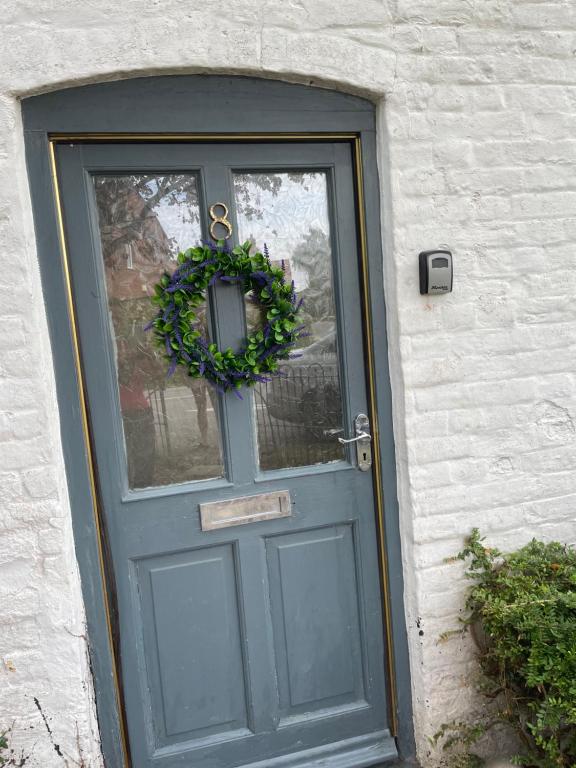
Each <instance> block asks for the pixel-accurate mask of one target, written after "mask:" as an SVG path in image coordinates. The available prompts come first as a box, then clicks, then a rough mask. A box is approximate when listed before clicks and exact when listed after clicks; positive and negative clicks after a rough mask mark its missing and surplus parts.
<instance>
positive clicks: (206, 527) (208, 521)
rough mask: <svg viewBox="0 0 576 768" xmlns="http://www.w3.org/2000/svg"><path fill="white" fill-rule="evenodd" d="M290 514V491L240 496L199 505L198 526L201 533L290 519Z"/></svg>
mask: <svg viewBox="0 0 576 768" xmlns="http://www.w3.org/2000/svg"><path fill="white" fill-rule="evenodd" d="M291 514H292V504H291V501H290V491H275V492H274V493H259V494H258V495H257V496H242V497H241V498H238V499H227V500H226V501H211V502H209V503H208V504H200V524H201V526H202V530H203V531H214V530H216V529H218V528H227V527H228V526H231V525H246V523H259V522H260V521H262V520H273V519H274V518H276V517H290V515H291Z"/></svg>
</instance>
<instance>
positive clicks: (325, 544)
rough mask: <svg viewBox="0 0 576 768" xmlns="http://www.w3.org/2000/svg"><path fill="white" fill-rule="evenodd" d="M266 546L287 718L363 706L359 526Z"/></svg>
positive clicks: (287, 537)
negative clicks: (356, 545) (355, 538)
mask: <svg viewBox="0 0 576 768" xmlns="http://www.w3.org/2000/svg"><path fill="white" fill-rule="evenodd" d="M266 544H267V550H268V573H269V579H270V602H271V607H272V622H273V626H274V638H275V642H274V646H275V651H276V659H277V664H278V672H279V680H278V686H279V694H280V711H281V714H282V718H284V717H286V716H290V715H292V716H293V715H301V716H305V717H310V716H312V715H313V714H314V713H316V712H318V711H319V710H323V714H324V715H325V714H326V712H325V710H326V709H328V708H333V707H337V706H342V705H344V704H349V703H350V702H354V703H357V702H359V701H362V700H363V688H364V686H363V680H362V661H361V643H360V625H359V618H358V591H357V587H356V562H355V560H356V558H355V552H354V542H353V535H352V526H351V525H349V524H348V525H345V526H338V527H331V528H319V529H316V530H312V531H309V530H308V531H299V532H298V533H293V534H286V535H283V536H276V537H273V538H270V539H268V541H267V542H266ZM310 574H312V578H310ZM281 722H282V721H281Z"/></svg>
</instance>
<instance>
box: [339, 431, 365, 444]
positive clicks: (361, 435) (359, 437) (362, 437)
mask: <svg viewBox="0 0 576 768" xmlns="http://www.w3.org/2000/svg"><path fill="white" fill-rule="evenodd" d="M358 440H372V435H369V434H368V432H360V433H359V434H358V435H356V437H351V438H350V439H349V440H345V439H344V438H343V437H339V438H338V442H339V443H342V445H347V444H348V443H356V442H358Z"/></svg>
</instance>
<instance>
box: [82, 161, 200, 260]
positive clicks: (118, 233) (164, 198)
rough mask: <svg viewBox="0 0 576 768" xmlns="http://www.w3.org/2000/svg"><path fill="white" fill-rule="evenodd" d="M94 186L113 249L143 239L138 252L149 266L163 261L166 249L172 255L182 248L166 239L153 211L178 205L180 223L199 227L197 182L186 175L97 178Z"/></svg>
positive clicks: (103, 224)
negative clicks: (141, 251)
mask: <svg viewBox="0 0 576 768" xmlns="http://www.w3.org/2000/svg"><path fill="white" fill-rule="evenodd" d="M94 182H95V186H96V201H97V206H98V217H99V221H100V228H101V230H102V229H103V228H111V229H112V235H113V236H112V237H111V238H110V240H113V241H114V243H115V247H119V246H121V245H124V244H126V243H130V241H131V240H134V239H137V240H142V241H144V239H145V241H146V242H143V243H141V248H144V249H145V250H146V252H147V253H146V260H147V261H151V262H152V263H156V264H158V263H160V262H161V261H162V260H163V257H164V256H165V255H166V248H168V249H169V250H171V251H174V250H175V249H176V248H177V247H178V245H182V244H177V243H175V242H174V238H169V237H168V236H167V235H166V233H165V232H164V230H163V229H162V227H161V226H160V223H159V222H158V218H157V214H156V213H155V211H154V208H156V207H157V206H159V205H162V206H169V207H170V206H175V205H177V206H178V213H179V215H180V216H181V217H182V221H183V222H185V223H189V224H194V223H195V224H198V223H199V221H200V213H199V208H198V192H197V188H196V179H195V177H194V176H192V175H191V174H189V173H188V174H170V175H167V176H163V175H162V176H161V175H158V176H154V175H149V174H146V175H135V174H134V175H131V176H96V177H95V179H94ZM127 214H129V215H127ZM150 219H152V221H150ZM154 222H155V223H154ZM142 255H144V254H142Z"/></svg>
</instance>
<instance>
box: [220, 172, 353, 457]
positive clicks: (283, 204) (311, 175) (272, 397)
mask: <svg viewBox="0 0 576 768" xmlns="http://www.w3.org/2000/svg"><path fill="white" fill-rule="evenodd" d="M234 193H235V200H236V211H237V218H238V228H239V237H240V240H241V241H242V242H244V241H246V240H251V241H252V242H253V243H254V244H255V246H256V247H257V248H259V249H260V250H262V249H263V248H264V244H266V245H267V247H268V250H269V251H270V257H271V259H272V262H273V263H274V262H275V263H277V264H282V265H283V268H284V271H285V274H286V279H287V280H288V281H290V280H294V283H295V287H296V292H297V294H298V295H299V297H301V298H302V299H304V303H303V305H302V308H301V310H300V317H301V319H302V324H303V325H305V326H306V334H308V335H307V336H306V337H305V338H302V339H301V340H300V342H299V348H298V349H296V350H295V353H296V354H299V355H300V356H299V357H297V358H295V359H293V360H290V361H288V362H287V363H286V364H285V366H284V372H285V374H286V375H285V376H278V377H275V378H274V379H273V380H272V381H271V382H270V383H266V384H259V385H258V386H257V387H255V398H254V399H255V407H256V424H257V431H258V453H259V462H260V467H261V468H262V469H280V468H282V467H299V466H303V465H307V464H319V463H325V462H329V461H335V460H337V459H342V458H343V456H344V453H343V449H342V446H341V445H340V444H339V443H338V440H337V436H338V435H341V434H342V397H341V392H340V377H339V365H338V340H337V327H336V307H335V302H334V286H333V274H332V249H331V242H330V220H329V215H328V187H327V179H326V174H325V173H324V172H323V171H318V172H283V173H237V174H235V175H234ZM246 317H247V323H248V326H249V327H254V325H257V324H260V323H261V322H262V320H261V318H260V317H259V313H258V309H257V307H256V306H255V305H254V304H253V303H251V302H250V301H247V303H246Z"/></svg>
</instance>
